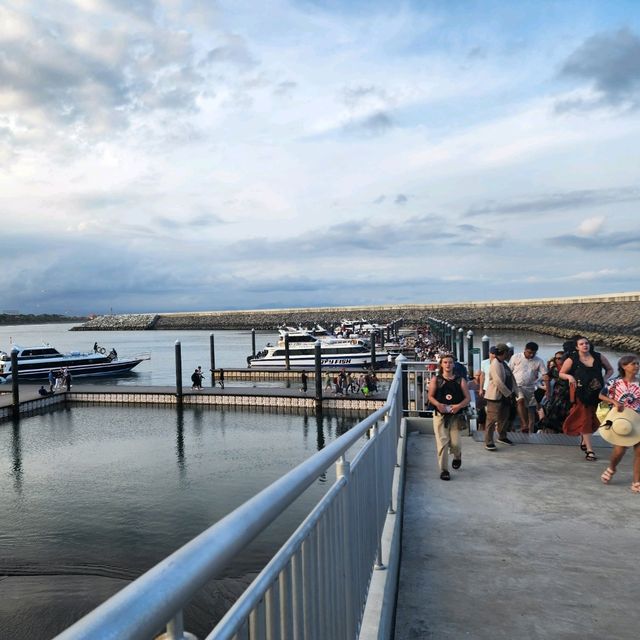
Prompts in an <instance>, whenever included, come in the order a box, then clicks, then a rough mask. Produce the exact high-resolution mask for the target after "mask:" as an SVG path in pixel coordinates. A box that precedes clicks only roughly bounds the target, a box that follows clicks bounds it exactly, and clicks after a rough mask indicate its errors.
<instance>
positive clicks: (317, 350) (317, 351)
mask: <svg viewBox="0 0 640 640" xmlns="http://www.w3.org/2000/svg"><path fill="white" fill-rule="evenodd" d="M321 348H322V344H321V342H320V340H316V342H315V344H314V345H313V351H314V357H315V383H316V411H317V412H318V413H321V412H322V356H321Z"/></svg>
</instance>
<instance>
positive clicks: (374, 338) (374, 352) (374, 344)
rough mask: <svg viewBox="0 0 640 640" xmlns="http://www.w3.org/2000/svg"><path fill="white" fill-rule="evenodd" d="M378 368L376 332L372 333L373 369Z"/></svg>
mask: <svg viewBox="0 0 640 640" xmlns="http://www.w3.org/2000/svg"><path fill="white" fill-rule="evenodd" d="M375 368H376V334H375V332H374V333H372V334H371V370H372V371H374V370H375Z"/></svg>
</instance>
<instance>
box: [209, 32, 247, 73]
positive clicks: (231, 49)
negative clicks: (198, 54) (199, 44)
mask: <svg viewBox="0 0 640 640" xmlns="http://www.w3.org/2000/svg"><path fill="white" fill-rule="evenodd" d="M203 63H204V64H220V63H224V64H230V65H233V66H236V67H240V68H242V69H250V68H252V67H255V66H256V65H257V64H258V63H257V60H256V59H255V58H254V57H253V55H251V53H250V51H249V47H248V46H247V44H246V42H245V40H244V38H242V37H241V36H238V35H228V36H226V37H225V41H224V43H223V44H220V45H219V46H217V47H214V48H213V49H210V50H209V52H208V53H207V55H206V56H205V59H204V60H203Z"/></svg>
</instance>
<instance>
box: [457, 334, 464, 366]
mask: <svg viewBox="0 0 640 640" xmlns="http://www.w3.org/2000/svg"><path fill="white" fill-rule="evenodd" d="M456 339H457V341H458V360H459V361H460V362H464V329H463V328H462V327H460V328H459V329H458V335H457V336H456Z"/></svg>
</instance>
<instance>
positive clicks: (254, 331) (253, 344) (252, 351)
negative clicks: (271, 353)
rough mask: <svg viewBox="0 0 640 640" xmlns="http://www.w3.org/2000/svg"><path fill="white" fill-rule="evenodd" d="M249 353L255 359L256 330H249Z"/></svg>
mask: <svg viewBox="0 0 640 640" xmlns="http://www.w3.org/2000/svg"><path fill="white" fill-rule="evenodd" d="M251 353H252V354H253V357H254V358H255V357H256V330H255V329H251Z"/></svg>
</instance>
